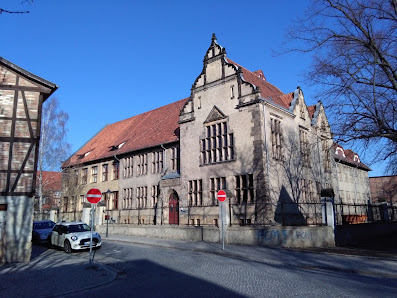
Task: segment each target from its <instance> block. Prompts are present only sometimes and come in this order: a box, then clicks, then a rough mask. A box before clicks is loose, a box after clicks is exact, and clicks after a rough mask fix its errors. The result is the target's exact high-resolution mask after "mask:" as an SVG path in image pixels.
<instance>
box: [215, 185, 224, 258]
mask: <svg viewBox="0 0 397 298" xmlns="http://www.w3.org/2000/svg"><path fill="white" fill-rule="evenodd" d="M217 197H218V200H219V204H220V206H219V207H220V213H221V214H220V216H221V226H222V228H221V235H222V250H225V224H224V216H223V204H224V202H225V200H226V192H225V191H224V190H219V191H218V193H217Z"/></svg>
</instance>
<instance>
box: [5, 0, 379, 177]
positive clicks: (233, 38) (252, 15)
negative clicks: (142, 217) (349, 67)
mask: <svg viewBox="0 0 397 298" xmlns="http://www.w3.org/2000/svg"><path fill="white" fill-rule="evenodd" d="M20 3H21V0H8V1H0V7H1V8H3V9H7V10H29V11H30V13H29V14H1V15H0V27H1V28H2V30H1V31H2V38H1V39H0V46H1V47H0V48H1V51H0V56H2V57H4V58H5V59H7V60H9V61H11V62H13V63H15V64H16V65H18V66H20V67H22V68H24V69H26V70H28V71H30V72H32V73H34V74H36V75H38V76H41V77H42V78H44V79H46V80H49V81H51V82H53V83H55V84H57V85H58V86H59V89H58V90H57V91H56V92H55V94H54V96H56V97H57V98H58V99H59V101H60V104H61V109H62V110H64V111H65V112H67V113H68V114H69V117H70V119H69V122H68V129H69V133H68V142H70V143H71V144H72V150H73V152H74V151H76V150H78V149H79V148H80V147H81V146H82V145H83V144H84V143H85V142H87V141H88V140H89V139H90V138H91V137H92V136H94V135H95V134H96V133H97V132H98V131H99V130H101V129H102V128H103V127H104V126H105V125H106V124H110V123H113V122H116V121H119V120H123V119H126V118H129V117H132V116H134V115H137V114H140V113H143V112H146V111H149V110H152V109H154V108H157V107H160V106H163V105H165V104H168V103H171V102H174V101H176V100H179V99H182V98H185V97H188V96H189V95H190V88H191V86H192V84H193V82H194V80H195V79H196V77H197V76H198V75H199V74H200V73H201V70H202V66H203V57H204V54H205V52H206V50H207V49H208V47H209V45H210V43H211V35H212V33H215V34H216V36H217V39H218V43H219V44H220V45H222V46H223V47H225V48H226V52H227V56H228V57H229V58H231V59H232V60H233V61H235V62H237V63H239V64H241V65H243V66H244V67H245V68H247V69H249V70H251V71H255V70H258V69H262V70H263V72H264V74H265V76H266V79H267V80H268V81H269V82H270V83H272V84H274V85H276V86H277V87H278V88H280V89H281V91H283V92H285V93H287V92H292V91H294V90H295V88H296V87H297V86H301V88H302V90H303V92H304V95H305V100H306V103H307V104H308V105H312V104H314V103H316V102H317V101H318V100H319V99H318V98H314V97H313V94H314V92H313V90H314V89H313V87H312V86H311V85H310V83H309V82H305V81H303V77H302V76H301V74H302V73H303V72H304V71H305V69H307V67H308V65H309V64H310V56H308V55H303V54H298V53H293V54H285V55H281V56H275V55H274V54H273V50H278V49H279V48H280V44H281V42H282V41H283V40H284V36H285V33H286V29H287V27H289V26H293V19H294V17H296V16H297V15H300V14H303V12H304V11H305V9H306V6H307V5H308V3H309V1H306V0H305V1H296V0H278V1H274V0H272V1H271V0H257V1H256V0H255V1H254V0H253V1H249V0H248V1H238V0H212V1H208V0H200V1H190V0H180V1H173V0H169V1H154V0H147V1H135V0H117V1H109V0H108V1H104V0H95V1H94V0H91V1H90V0H83V1H82V0H63V1H60V0H58V1H56V0H35V1H34V2H33V4H32V5H29V4H26V3H23V4H20ZM381 174H382V173H381V172H376V171H374V172H372V174H371V175H372V176H374V175H381Z"/></svg>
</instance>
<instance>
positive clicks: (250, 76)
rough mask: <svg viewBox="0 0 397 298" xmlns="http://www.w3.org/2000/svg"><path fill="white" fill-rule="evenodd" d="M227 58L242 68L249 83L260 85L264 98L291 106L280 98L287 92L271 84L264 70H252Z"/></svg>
mask: <svg viewBox="0 0 397 298" xmlns="http://www.w3.org/2000/svg"><path fill="white" fill-rule="evenodd" d="M226 60H227V62H228V63H230V64H234V65H236V66H237V67H239V68H241V70H242V74H243V78H244V80H245V81H246V82H249V83H251V84H253V85H255V86H256V87H258V88H259V90H260V92H261V95H262V97H263V98H264V99H267V100H270V101H271V102H273V103H275V104H277V105H279V106H281V107H283V108H286V109H288V108H289V105H287V104H286V103H285V102H284V101H283V100H281V99H280V97H281V96H283V95H285V94H284V93H283V92H282V91H281V90H280V89H278V88H277V87H276V86H274V85H272V84H270V83H269V82H268V81H266V78H265V76H264V75H263V71H262V70H257V71H254V72H251V71H249V70H247V69H246V68H244V67H243V66H241V65H240V64H238V63H236V62H234V61H233V60H231V59H229V58H226ZM291 101H292V99H291ZM291 101H290V102H291Z"/></svg>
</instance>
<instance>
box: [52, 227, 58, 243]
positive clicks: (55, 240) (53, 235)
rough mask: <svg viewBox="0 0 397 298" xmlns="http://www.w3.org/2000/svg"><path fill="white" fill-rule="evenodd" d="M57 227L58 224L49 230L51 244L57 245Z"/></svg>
mask: <svg viewBox="0 0 397 298" xmlns="http://www.w3.org/2000/svg"><path fill="white" fill-rule="evenodd" d="M59 228H60V225H55V227H54V228H53V229H52V231H51V244H52V245H58V237H59V234H58V233H59Z"/></svg>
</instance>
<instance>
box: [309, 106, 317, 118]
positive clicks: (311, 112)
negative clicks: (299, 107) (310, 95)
mask: <svg viewBox="0 0 397 298" xmlns="http://www.w3.org/2000/svg"><path fill="white" fill-rule="evenodd" d="M307 110H308V112H309V115H310V118H311V119H313V117H314V112H315V111H316V105H312V106H308V107H307Z"/></svg>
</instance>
